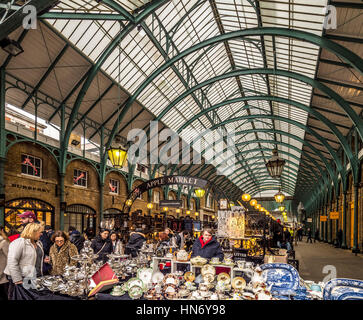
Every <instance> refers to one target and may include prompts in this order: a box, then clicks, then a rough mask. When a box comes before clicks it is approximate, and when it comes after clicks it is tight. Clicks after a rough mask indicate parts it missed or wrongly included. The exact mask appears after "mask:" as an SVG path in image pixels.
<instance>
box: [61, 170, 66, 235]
mask: <svg viewBox="0 0 363 320" xmlns="http://www.w3.org/2000/svg"><path fill="white" fill-rule="evenodd" d="M65 176H66V175H65V173H60V175H59V202H60V204H59V229H60V230H64V211H65V209H66V208H65V206H64V202H65V201H64V198H65V197H64V196H65V192H64V179H65Z"/></svg>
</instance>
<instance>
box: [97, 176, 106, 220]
mask: <svg viewBox="0 0 363 320" xmlns="http://www.w3.org/2000/svg"><path fill="white" fill-rule="evenodd" d="M104 189H105V184H104V183H100V222H99V223H98V225H100V223H101V221H102V220H103V196H104Z"/></svg>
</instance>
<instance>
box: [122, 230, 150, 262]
mask: <svg viewBox="0 0 363 320" xmlns="http://www.w3.org/2000/svg"><path fill="white" fill-rule="evenodd" d="M145 241H146V238H145V235H144V234H143V233H141V232H131V233H130V239H129V242H128V243H127V244H126V254H130V253H131V254H132V256H133V257H135V256H136V255H137V253H138V252H139V250H140V249H141V247H142V245H143V244H144V242H145Z"/></svg>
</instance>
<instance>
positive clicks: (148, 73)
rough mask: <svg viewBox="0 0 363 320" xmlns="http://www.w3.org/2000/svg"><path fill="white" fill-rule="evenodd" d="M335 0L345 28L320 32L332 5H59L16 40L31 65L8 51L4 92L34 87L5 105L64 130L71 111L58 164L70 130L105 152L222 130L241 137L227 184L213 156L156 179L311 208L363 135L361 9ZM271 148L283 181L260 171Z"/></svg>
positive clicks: (217, 1) (295, 0)
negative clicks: (147, 133) (203, 183)
mask: <svg viewBox="0 0 363 320" xmlns="http://www.w3.org/2000/svg"><path fill="white" fill-rule="evenodd" d="M331 4H333V5H335V6H336V10H337V17H338V27H337V29H335V30H327V31H324V28H323V27H324V15H325V14H324V12H323V8H324V7H325V6H326V5H327V1H326V0H309V1H306V0H304V1H303V0H279V1H277V0H276V1H275V0H264V1H252V0H239V1H237V0H211V1H200V0H193V1H187V0H182V1H179V0H174V1H136V0H135V1H120V0H117V1H116V0H104V1H101V2H100V3H98V2H97V1H84V0H72V1H69V0H64V1H60V2H59V3H58V4H57V5H56V6H55V7H54V8H53V9H51V10H50V11H49V12H47V13H45V14H43V15H42V16H41V21H42V22H39V28H38V29H37V30H30V31H28V30H22V29H21V28H19V29H17V30H16V31H14V32H13V33H12V34H11V35H10V36H11V37H12V38H16V39H18V40H19V41H21V42H22V46H24V48H25V49H26V52H35V54H37V56H36V57H35V56H34V57H33V55H32V54H28V53H27V56H26V57H25V56H24V55H20V56H19V57H16V58H13V59H10V57H7V56H5V55H4V54H3V53H1V55H0V63H1V64H2V65H3V67H4V68H5V69H6V72H7V83H8V85H9V87H10V86H16V85H17V84H19V83H20V82H19V81H21V82H23V83H26V84H27V85H26V89H27V90H28V94H27V95H24V94H20V93H19V91H16V94H13V93H10V92H11V90H8V96H9V101H10V102H12V103H13V104H15V105H17V106H20V107H21V108H23V109H24V110H27V111H29V112H32V113H35V112H36V113H37V114H38V115H39V116H43V117H45V118H46V119H48V120H49V121H50V122H51V123H53V124H55V125H59V126H60V125H61V119H60V118H61V117H60V115H61V109H62V106H65V113H66V117H67V123H66V124H65V126H64V127H63V130H62V131H63V132H62V134H63V133H64V138H65V139H64V140H63V141H62V142H63V143H62V149H63V150H64V154H63V155H62V156H63V159H65V157H66V154H67V152H66V150H67V146H68V140H69V136H70V134H71V132H73V131H75V132H78V133H81V134H82V135H83V136H85V137H86V138H87V139H89V140H91V141H93V142H94V143H95V144H96V145H97V146H98V145H101V146H102V147H107V146H109V145H111V143H112V141H113V139H114V137H115V136H116V135H120V136H124V137H126V136H127V133H128V132H129V131H130V130H131V129H132V128H135V127H138V128H143V129H145V130H149V121H150V120H155V119H157V120H161V121H162V123H161V125H160V126H159V132H160V131H161V129H162V128H164V127H168V128H171V129H172V130H174V131H175V132H178V133H179V134H180V136H181V137H182V138H183V139H184V140H185V141H189V140H190V139H191V138H196V137H197V136H198V135H201V134H203V132H205V131H206V130H210V129H212V130H214V129H216V128H219V127H222V128H224V129H225V130H227V131H232V130H234V131H236V132H242V133H243V134H239V135H238V138H237V139H236V143H235V146H234V153H235V154H236V156H237V165H236V168H235V170H234V172H233V173H231V174H230V175H228V176H227V177H220V176H218V175H217V173H216V172H215V170H216V167H218V165H217V166H213V165H210V164H208V163H206V159H205V158H203V162H202V165H184V164H180V165H175V166H160V168H159V166H155V167H154V168H153V169H151V167H150V170H151V171H150V172H153V175H155V173H156V171H157V170H161V171H162V172H165V173H170V172H171V173H173V172H184V173H185V174H187V173H193V174H199V175H201V176H202V177H204V178H206V177H208V178H209V179H211V180H214V181H216V182H218V183H221V184H222V186H226V188H227V189H228V188H231V192H232V193H231V194H237V195H238V194H240V193H241V192H242V191H244V192H250V193H251V194H252V195H259V196H268V195H273V194H274V193H275V192H276V191H277V190H278V189H279V188H280V187H281V189H282V190H283V191H284V192H285V193H287V194H288V195H296V196H299V197H301V198H304V197H306V196H307V195H309V194H310V193H311V191H312V189H313V187H314V184H315V183H316V181H319V178H320V179H323V181H327V178H326V177H330V179H331V181H332V182H333V184H334V185H335V186H336V185H337V184H338V177H339V175H340V176H343V175H344V174H345V168H343V166H342V161H341V160H340V158H339V156H340V154H341V153H342V152H343V153H344V154H345V155H346V156H347V159H348V160H347V162H349V163H350V164H351V168H352V170H355V169H354V168H356V163H357V162H358V159H357V155H356V154H355V153H354V152H353V151H352V148H351V146H350V143H348V142H347V136H348V139H349V133H352V132H355V131H356V132H357V133H358V134H359V135H360V138H362V132H363V126H362V120H361V116H362V107H363V103H362V91H361V89H362V88H363V86H362V79H363V77H362V71H363V68H362V66H363V62H362V59H360V58H359V56H362V54H363V46H362V41H360V39H361V37H362V34H361V32H362V31H360V30H361V29H362V28H357V27H356V25H357V22H358V23H360V24H361V25H362V8H361V4H360V3H359V1H351V2H332V3H331ZM354 26H355V27H354ZM299 32H300V33H299ZM305 33H306V38H304V36H303V35H304V34H305ZM307 33H309V34H307ZM322 36H323V37H322ZM327 39H330V41H328V40H327ZM335 44H342V45H343V46H344V47H346V48H347V49H349V51H348V50H346V51H344V52H343V51H341V50H340V49H341V47H338V46H335ZM37 47H40V48H42V49H43V50H37ZM31 50H32V51H31ZM40 51H42V52H40ZM34 60H35V61H34ZM119 64H120V66H121V68H119ZM359 71H360V72H359ZM118 82H119V83H118ZM120 88H121V89H120ZM120 92H121V93H120ZM34 100H37V102H36V103H34ZM40 100H44V101H45V102H44V103H41V104H40V105H39V106H37V107H35V106H36V105H37V103H39V101H40ZM50 101H52V103H50ZM35 109H36V111H35ZM286 119H287V120H286ZM101 128H102V130H101ZM354 128H355V129H354ZM182 129H185V130H182ZM101 132H103V133H104V137H103V136H102V137H101ZM106 138H107V139H106ZM150 138H152V137H149V139H150ZM106 140H107V141H106ZM275 145H276V146H277V147H278V149H279V153H280V154H281V155H282V156H283V157H284V158H285V159H286V160H287V166H286V168H285V170H284V172H283V175H282V178H281V185H280V183H279V181H276V180H273V179H270V178H269V177H268V176H266V173H267V170H266V169H265V168H264V164H265V163H266V161H267V160H268V158H269V157H270V154H271V152H270V150H272V149H273V147H274V146H275ZM162 146H163V143H161V144H160V145H159V146H158V149H159V150H160V148H161V147H162ZM211 148H213V146H211ZM100 156H101V160H103V161H104V162H105V156H106V154H103V155H100ZM256 159H258V162H257V163H256ZM224 161H225V158H223V157H222V156H220V157H217V158H216V161H215V163H222V162H224ZM226 163H227V165H230V166H233V165H234V163H233V161H229V160H228V161H227V162H226ZM257 164H258V165H257ZM295 168H299V169H298V171H296V169H295ZM104 169H105V168H104ZM130 169H133V168H132V167H130ZM309 172H315V173H316V175H314V176H313V177H311V176H310V179H309ZM354 175H356V173H354ZM222 181H223V182H222Z"/></svg>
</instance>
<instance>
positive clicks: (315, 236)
mask: <svg viewBox="0 0 363 320" xmlns="http://www.w3.org/2000/svg"><path fill="white" fill-rule="evenodd" d="M309 230H310V229H308V233H309ZM310 232H311V231H310ZM319 233H320V232H319V229H316V231H315V234H314V243H315V242H316V241H320V237H319ZM310 237H311V236H310ZM308 238H309V235H308ZM306 242H307V241H306ZM310 242H312V241H310Z"/></svg>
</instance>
